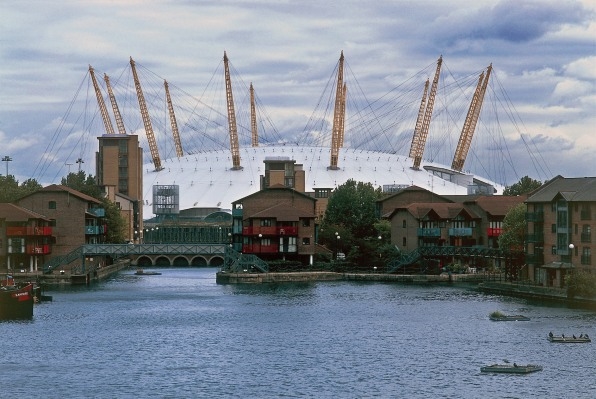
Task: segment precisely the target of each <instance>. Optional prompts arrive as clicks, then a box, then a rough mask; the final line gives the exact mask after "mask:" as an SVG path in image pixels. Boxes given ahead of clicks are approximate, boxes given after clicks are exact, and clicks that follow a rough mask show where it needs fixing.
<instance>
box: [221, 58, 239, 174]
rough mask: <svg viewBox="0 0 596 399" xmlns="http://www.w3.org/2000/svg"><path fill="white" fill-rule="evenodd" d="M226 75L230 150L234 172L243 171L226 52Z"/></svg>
mask: <svg viewBox="0 0 596 399" xmlns="http://www.w3.org/2000/svg"><path fill="white" fill-rule="evenodd" d="M224 73H225V79H226V98H227V101H228V129H229V132H230V150H231V152H232V170H241V169H242V166H240V149H239V145H238V130H237V128H236V112H235V111H234V96H233V95H232V80H231V79H230V67H229V65H228V56H227V54H226V52H225V51H224Z"/></svg>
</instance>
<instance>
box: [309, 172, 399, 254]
mask: <svg viewBox="0 0 596 399" xmlns="http://www.w3.org/2000/svg"><path fill="white" fill-rule="evenodd" d="M379 198H381V190H380V189H376V190H375V188H374V187H373V185H372V184H370V183H363V182H356V181H354V180H351V179H350V180H348V181H347V182H346V183H344V184H342V185H341V186H339V187H337V188H336V189H335V190H334V191H333V195H332V196H331V197H330V198H329V203H328V204H327V210H326V211H325V216H324V217H323V221H322V223H321V230H320V233H321V234H320V236H319V242H320V243H321V244H324V245H327V247H328V248H330V249H332V250H333V251H334V252H343V253H346V254H347V260H349V261H350V262H353V263H356V264H366V263H368V264H370V263H371V260H372V261H373V262H374V259H378V258H379V255H378V254H379V247H380V246H381V245H382V244H384V243H386V242H388V241H389V238H390V231H391V228H390V226H389V224H388V222H385V223H380V222H379V218H378V217H377V215H376V211H375V206H376V201H377V200H378V199H379ZM335 233H337V234H335ZM379 236H381V237H382V240H379V239H378V237H379ZM337 237H340V238H339V239H338V238H337ZM380 241H381V242H380Z"/></svg>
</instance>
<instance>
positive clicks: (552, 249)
mask: <svg viewBox="0 0 596 399" xmlns="http://www.w3.org/2000/svg"><path fill="white" fill-rule="evenodd" d="M550 253H551V254H553V255H556V254H557V246H556V245H553V246H552V247H551V249H550Z"/></svg>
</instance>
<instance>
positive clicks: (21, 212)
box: [0, 203, 50, 222]
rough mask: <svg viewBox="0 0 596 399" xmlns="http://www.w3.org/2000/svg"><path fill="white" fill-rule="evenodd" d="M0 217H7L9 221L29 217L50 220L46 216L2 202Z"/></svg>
mask: <svg viewBox="0 0 596 399" xmlns="http://www.w3.org/2000/svg"><path fill="white" fill-rule="evenodd" d="M0 219H5V220H6V221H7V222H21V221H27V220H29V219H43V220H46V221H48V222H49V221H50V219H48V218H47V217H46V216H43V215H41V214H39V213H37V212H33V211H30V210H29V209H25V208H22V207H20V206H18V205H15V204H10V203H0Z"/></svg>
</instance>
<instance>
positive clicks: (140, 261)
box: [136, 256, 153, 267]
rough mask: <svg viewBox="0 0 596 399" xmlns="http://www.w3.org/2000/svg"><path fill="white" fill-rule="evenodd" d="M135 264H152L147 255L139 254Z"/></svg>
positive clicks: (140, 265) (141, 265) (139, 265)
mask: <svg viewBox="0 0 596 399" xmlns="http://www.w3.org/2000/svg"><path fill="white" fill-rule="evenodd" d="M136 265H137V266H138V267H147V266H153V260H152V259H151V258H150V257H149V256H139V257H138V258H137V263H136Z"/></svg>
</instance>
